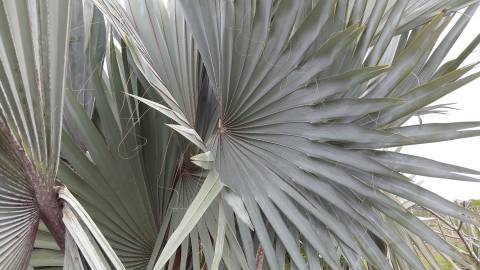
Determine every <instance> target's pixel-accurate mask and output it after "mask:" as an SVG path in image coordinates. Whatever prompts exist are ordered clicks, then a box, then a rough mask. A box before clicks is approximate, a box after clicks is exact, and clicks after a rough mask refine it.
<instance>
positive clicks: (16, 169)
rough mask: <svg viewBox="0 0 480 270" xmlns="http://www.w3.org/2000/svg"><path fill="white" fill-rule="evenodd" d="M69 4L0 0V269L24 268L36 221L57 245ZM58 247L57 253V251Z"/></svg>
mask: <svg viewBox="0 0 480 270" xmlns="http://www.w3.org/2000/svg"><path fill="white" fill-rule="evenodd" d="M68 10H69V1H60V0H59V1H54V0H47V1H13V0H4V1H0V254H1V255H0V268H1V269H25V268H26V267H27V266H28V263H29V258H30V255H31V253H32V248H33V243H34V240H35V236H36V232H37V228H38V226H39V220H40V219H42V221H43V222H44V223H45V224H46V225H47V227H48V229H49V230H51V231H53V232H55V233H53V236H54V237H55V240H56V241H57V242H58V244H59V246H60V247H63V237H64V230H65V229H64V227H63V224H62V223H61V213H60V208H59V206H58V204H57V199H56V193H55V192H54V190H53V185H54V181H55V175H56V171H57V165H58V157H59V152H60V134H61V127H62V125H61V124H62V122H61V119H62V104H63V91H64V90H63V89H64V75H65V73H66V72H65V60H66V53H67V47H68V46H67V44H68V43H67V38H68V30H69V19H68V18H69V16H68V14H69V12H68ZM57 249H58V247H57Z"/></svg>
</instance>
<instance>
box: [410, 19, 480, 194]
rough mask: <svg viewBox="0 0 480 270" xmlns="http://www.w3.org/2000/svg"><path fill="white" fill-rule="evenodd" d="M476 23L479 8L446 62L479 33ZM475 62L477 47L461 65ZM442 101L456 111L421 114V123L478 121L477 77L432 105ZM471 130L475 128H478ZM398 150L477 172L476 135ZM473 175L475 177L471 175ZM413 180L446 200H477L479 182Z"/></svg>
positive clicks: (478, 143)
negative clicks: (445, 113) (446, 113)
mask: <svg viewBox="0 0 480 270" xmlns="http://www.w3.org/2000/svg"><path fill="white" fill-rule="evenodd" d="M461 12H462V11H461ZM462 13H463V12H462ZM462 13H457V14H456V15H455V17H456V18H459V17H460V16H463V14H462ZM479 22H480V11H479V10H477V12H476V13H475V15H474V16H473V17H472V19H471V20H470V22H469V24H468V25H467V27H466V28H465V30H464V32H463V33H462V35H461V36H460V38H459V39H458V41H457V43H456V44H455V46H453V47H452V50H451V51H450V53H449V55H448V56H447V59H446V61H448V60H451V59H453V58H455V57H457V56H458V55H459V54H460V53H461V52H462V50H463V49H464V48H465V47H467V46H468V44H469V43H470V42H471V41H472V40H473V39H474V38H475V36H477V35H478V34H479V28H478V25H479V24H478V23H479ZM446 61H445V62H446ZM478 61H480V48H477V49H476V50H475V51H474V52H473V53H472V55H471V56H470V57H469V58H467V60H466V62H465V63H463V65H467V64H471V63H475V62H478ZM475 71H476V72H478V71H479V68H474V70H473V71H470V72H469V73H472V72H475ZM442 103H456V104H455V105H453V107H455V108H458V109H460V110H450V111H449V114H448V115H440V114H433V115H428V116H425V117H422V119H423V122H424V123H445V122H461V121H480V80H475V81H473V82H471V83H470V84H468V85H466V86H464V87H462V88H461V89H459V90H457V91H455V92H453V93H451V94H449V95H447V96H445V97H443V98H442V99H440V100H439V101H437V102H435V104H442ZM412 121H414V122H412V123H418V120H417V119H412ZM471 130H478V128H473V129H471ZM402 152H403V153H407V154H413V155H418V156H423V157H427V158H431V159H434V160H437V161H441V162H445V163H451V164H454V165H458V166H463V167H467V168H470V169H473V170H477V171H480V137H474V138H468V139H460V140H454V141H448V142H440V143H430V144H424V145H414V146H407V147H404V148H403V149H402ZM470 176H472V175H470ZM473 177H476V178H478V176H474V175H473ZM415 181H420V184H421V185H422V186H423V187H425V188H427V189H429V190H431V191H433V192H435V193H437V194H439V195H441V196H443V197H445V198H447V199H449V200H468V199H480V183H475V182H464V181H454V180H445V179H438V178H430V177H421V176H417V177H415Z"/></svg>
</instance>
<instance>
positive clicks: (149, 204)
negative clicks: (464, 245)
mask: <svg viewBox="0 0 480 270" xmlns="http://www.w3.org/2000/svg"><path fill="white" fill-rule="evenodd" d="M95 3H96V4H97V6H98V7H99V9H100V10H101V11H102V13H104V14H105V16H106V17H107V18H108V20H109V22H110V23H111V24H112V25H113V26H114V27H115V29H116V30H117V31H118V34H120V37H121V38H122V41H121V42H118V41H119V40H118V39H117V38H116V37H115V36H114V35H112V34H109V38H110V41H109V44H108V48H109V50H108V51H107V57H106V61H107V67H108V74H103V73H102V71H101V70H100V69H97V70H99V71H98V72H97V73H96V74H94V76H96V80H97V81H96V87H97V93H98V95H97V97H96V98H97V104H96V107H97V111H98V118H93V119H90V118H89V116H88V114H86V113H84V112H83V109H82V108H81V107H80V106H78V103H77V102H76V101H75V99H74V97H72V96H71V95H70V94H68V95H67V101H66V110H67V112H69V113H70V114H71V115H73V116H75V118H74V119H73V120H72V122H73V123H74V126H76V127H77V129H78V130H79V132H80V134H81V136H80V137H81V140H82V144H84V145H85V149H87V150H88V152H87V151H84V150H83V149H82V147H79V145H78V143H75V140H74V139H73V138H70V137H69V136H68V135H66V136H65V140H64V146H63V150H62V153H63V156H64V157H65V159H66V160H67V161H68V163H65V164H63V165H62V166H61V170H60V174H59V177H60V179H61V180H62V181H63V182H64V183H65V184H67V185H68V186H69V187H70V188H71V189H72V190H73V191H74V192H75V193H76V194H78V196H79V198H80V200H81V202H82V204H84V205H85V206H86V208H87V209H88V210H89V211H90V213H91V214H92V216H93V217H94V219H95V221H96V222H98V224H99V226H100V227H101V229H102V231H103V232H104V233H105V235H106V236H107V238H108V239H109V240H110V242H111V244H112V246H113V247H114V249H115V250H116V251H117V253H118V254H119V257H120V258H121V259H122V260H123V262H124V264H125V266H126V267H127V268H128V269H144V268H145V267H147V268H148V269H150V268H153V267H155V268H157V269H158V268H160V267H161V266H163V263H164V262H165V256H166V255H165V254H166V253H165V250H164V247H168V248H170V249H172V248H173V252H171V253H170V255H171V254H176V256H173V257H172V258H171V260H170V263H169V264H168V267H169V268H171V267H174V266H175V267H180V268H181V269H184V268H188V267H193V269H199V268H200V267H201V263H202V262H203V261H204V262H206V263H207V264H208V268H209V269H212V268H215V267H216V266H217V265H218V263H219V262H220V261H219V255H218V254H219V253H220V254H221V262H222V265H225V266H226V267H227V268H232V269H235V268H243V269H255V267H256V263H257V261H256V260H255V257H256V254H261V253H264V254H265V257H266V260H265V262H266V263H268V265H269V266H270V268H272V269H281V268H282V267H283V265H285V264H286V263H290V264H291V265H295V266H296V267H297V268H299V269H307V268H310V269H319V268H320V265H321V264H322V265H325V264H327V265H329V266H330V267H331V268H333V269H341V267H342V266H341V264H344V263H347V264H349V265H350V266H351V267H352V268H353V269H363V268H364V267H365V264H364V263H363V261H364V260H367V261H368V264H369V265H374V266H376V267H377V268H379V269H392V268H396V269H399V268H400V269H402V267H403V268H405V267H406V266H411V267H413V268H417V269H423V268H424V266H423V265H422V263H421V262H420V260H419V259H418V257H417V255H416V254H415V252H416V249H415V248H416V246H415V245H414V244H411V242H410V241H408V239H410V238H409V235H408V234H412V235H416V236H419V237H421V238H422V240H420V242H421V241H428V242H429V244H430V245H432V246H433V247H434V248H435V249H437V250H439V251H440V252H442V253H444V254H446V255H448V256H449V257H451V258H453V259H454V260H456V261H460V262H461V261H463V258H462V257H460V256H459V255H457V253H455V252H454V251H453V249H451V247H450V246H448V245H447V244H446V243H445V242H443V241H442V240H441V239H439V238H438V237H437V236H436V235H435V234H434V233H433V232H432V231H431V230H430V229H429V228H428V227H426V226H425V225H424V224H423V223H422V222H421V221H419V220H418V219H417V218H415V217H414V216H413V215H411V214H409V213H408V212H407V211H405V210H404V208H402V207H401V206H400V205H399V204H398V203H397V197H399V198H403V199H407V200H410V201H413V202H415V203H418V204H419V205H422V206H424V207H427V208H430V209H434V210H436V211H439V212H443V213H446V214H448V215H451V216H454V217H456V218H459V219H461V220H464V221H465V222H470V223H478V217H476V216H474V215H473V214H471V213H470V212H468V211H466V210H464V209H462V208H459V207H457V206H456V205H454V204H452V203H449V202H447V201H445V200H444V199H442V198H440V197H438V196H436V195H434V194H433V193H431V192H429V191H426V190H424V189H422V188H421V187H419V186H417V185H415V184H413V183H411V182H410V181H409V179H406V178H405V177H404V176H403V175H402V174H401V173H412V174H420V175H427V176H434V177H443V178H450V179H458V180H467V181H470V180H475V179H474V178H470V177H467V176H464V175H463V174H464V173H469V174H478V172H476V171H471V170H468V169H465V168H461V167H456V166H451V165H446V164H441V163H438V162H435V161H432V160H428V159H424V158H420V157H412V156H407V155H404V154H400V153H395V152H392V151H388V150H385V148H387V147H393V146H402V145H409V144H419V143H428V142H437V141H444V140H451V139H457V138H463V137H469V136H475V135H478V134H479V131H478V130H475V129H474V128H476V127H478V125H479V124H478V123H472V122H470V123H452V124H424V125H418V126H406V127H405V126H402V124H403V123H404V122H405V121H406V120H407V119H408V118H409V117H411V116H412V115H414V114H416V113H417V112H418V111H419V110H421V109H423V108H424V107H425V106H426V105H428V104H430V103H431V102H433V101H435V100H437V99H438V98H440V97H442V96H443V95H446V94H447V93H449V92H451V91H453V90H455V89H458V88H459V87H460V86H462V85H464V84H466V83H468V82H470V81H472V80H473V79H475V78H476V77H478V73H473V74H472V75H469V76H465V74H467V73H468V72H469V71H470V70H471V69H472V68H473V66H467V67H463V68H459V66H460V64H461V63H462V62H463V60H464V59H465V57H466V56H467V55H468V54H469V53H470V52H471V51H472V50H473V48H474V47H475V46H474V45H472V46H469V47H468V48H467V49H466V50H465V52H464V53H463V54H462V55H460V56H459V57H458V58H457V59H455V60H454V61H452V62H449V63H447V64H445V65H442V66H440V64H441V62H442V60H443V59H444V58H445V55H446V53H447V52H448V48H449V47H451V45H452V44H453V43H454V42H455V40H456V38H457V37H458V35H459V33H460V32H461V30H462V29H463V27H465V24H466V22H468V17H467V16H465V17H462V19H461V20H459V21H458V22H457V23H456V24H455V26H454V28H452V30H450V31H449V33H448V35H447V38H445V39H443V41H442V43H441V44H440V46H438V47H436V48H434V44H435V41H436V40H438V38H439V36H440V34H441V33H442V31H443V30H444V29H445V28H446V26H447V25H448V23H449V22H450V20H451V15H450V14H449V13H446V12H445V11H444V9H445V8H447V9H449V8H460V7H464V6H466V5H468V4H471V3H472V1H454V2H451V1H423V2H422V3H419V2H409V1H355V3H354V4H353V5H352V4H347V2H344V1H320V2H318V3H317V1H313V2H312V1H289V0H282V1H195V2H191V1H166V3H167V4H166V5H164V4H163V3H160V2H159V1H143V2H142V3H141V4H139V3H137V2H136V1H126V5H125V10H126V12H125V10H124V9H123V8H122V7H120V6H119V5H118V4H116V3H115V2H113V1H106V0H98V1H95ZM178 5H180V6H178ZM475 9H476V5H475V6H472V7H469V9H468V10H467V12H473V11H474V10H475ZM120 18H122V19H120ZM126 18H128V19H126ZM194 41H195V42H194ZM116 42H118V43H120V44H119V45H120V46H118V44H117V45H115V43H116ZM122 42H124V44H125V45H127V47H128V48H130V51H129V52H128V53H130V54H127V51H126V50H125V48H124V47H123V45H122ZM477 42H478V41H477ZM197 51H198V52H197ZM129 60H132V61H133V62H134V63H135V64H136V66H135V67H132V66H130V65H128V61H129ZM92 62H93V63H97V64H98V63H102V60H97V62H95V61H92ZM202 64H203V65H204V68H205V71H204V70H203V69H202ZM132 69H133V70H132ZM136 69H138V70H136ZM136 71H139V72H140V73H141V75H139V73H137V72H136ZM204 72H205V73H206V74H207V75H208V81H207V77H206V76H205V74H204ZM143 79H145V80H146V82H148V84H146V82H145V81H143ZM146 85H149V86H153V88H154V90H155V91H148V96H147V97H148V98H149V99H151V100H152V101H150V100H147V99H142V98H137V99H139V100H141V101H142V102H143V103H146V104H147V105H149V106H151V107H153V108H155V109H157V110H159V111H161V112H162V113H163V114H165V115H166V116H167V117H168V118H170V119H172V120H174V121H175V122H176V124H175V125H173V126H172V127H173V128H174V129H175V130H176V131H178V132H179V133H180V134H181V135H183V136H185V137H187V138H188V139H189V140H190V141H192V142H193V143H194V144H195V145H197V146H198V147H199V148H200V149H202V150H209V151H210V152H209V155H206V154H205V155H200V156H197V158H196V160H195V162H197V163H198V164H202V165H205V164H208V166H205V167H208V168H214V169H215V171H217V172H218V174H219V178H220V179H221V181H222V182H223V183H224V185H226V186H227V188H226V189H225V190H224V191H223V193H222V197H221V198H219V200H213V204H214V205H215V206H213V207H210V208H211V209H209V210H207V212H206V214H205V215H204V216H203V218H201V219H200V221H199V222H198V224H197V226H195V227H192V228H190V229H189V230H187V231H185V233H183V234H181V235H182V237H179V238H178V235H179V234H177V233H173V231H174V229H175V228H176V227H177V226H179V225H180V227H181V228H184V227H182V226H181V225H182V224H183V223H182V222H181V221H180V220H181V217H182V216H183V214H184V213H185V212H184V211H183V210H182V209H184V208H187V207H189V206H190V204H191V202H192V198H193V196H194V194H196V193H197V192H198V190H199V186H200V185H199V183H200V182H201V181H203V180H202V179H204V178H205V175H206V173H204V172H203V171H202V170H201V169H199V168H196V167H194V166H193V165H192V164H191V163H190V162H189V158H190V157H191V156H192V155H194V154H197V153H199V152H198V150H195V149H194V148H193V146H192V145H189V144H188V143H187V142H186V141H185V140H184V139H182V138H181V137H179V136H176V135H174V133H172V131H171V130H169V129H167V128H166V127H164V126H162V125H161V122H164V121H165V120H166V118H164V117H159V116H158V115H155V114H153V113H152V112H148V109H147V107H145V106H144V105H142V104H138V102H137V101H135V100H133V99H127V100H125V97H124V96H123V94H121V93H120V92H119V91H120V90H119V89H122V90H123V91H125V92H128V93H130V94H132V95H136V96H142V95H146V94H147V93H145V92H146V91H145V90H144V87H145V86H146ZM159 98H161V100H162V101H163V102H164V103H165V105H166V106H164V105H161V104H160V103H159V101H160V99H159ZM144 113H145V115H144ZM140 115H142V116H143V118H141V120H139V125H137V126H134V125H133V124H134V123H132V121H131V120H132V119H136V118H139V117H140ZM145 138H146V141H147V143H148V144H147V145H148V147H144V148H142V150H141V151H140V152H137V150H138V149H139V148H141V147H142V146H143V145H144V144H145ZM172 142H175V143H172ZM112 149H113V150H112ZM158 164H161V165H160V166H159V165H158ZM145 168H149V169H145ZM150 168H155V169H154V170H151V169H150ZM85 183H87V185H85ZM172 190H173V191H172ZM146 194H147V195H148V196H145V195H146ZM419 194H421V196H419ZM219 202H222V203H219ZM223 202H224V203H223ZM100 206H101V207H100ZM217 206H218V209H220V211H218V212H217ZM195 207H198V206H195ZM178 208H180V210H178ZM187 213H189V212H188V211H187ZM189 217H192V216H191V215H189ZM195 221H197V220H196V219H195ZM224 222H225V224H223V223H224ZM250 228H253V229H254V233H252V231H251V230H250ZM157 232H159V233H158V234H157ZM406 232H408V234H407V233H406ZM187 235H188V237H187ZM169 236H172V237H173V238H175V237H177V238H175V239H176V240H177V244H176V245H173V246H170V245H168V244H167V245H165V241H166V239H168V238H169ZM212 239H213V240H215V241H212ZM379 239H380V240H382V241H383V242H384V243H385V244H386V245H387V246H388V250H389V254H388V256H389V258H390V261H387V258H386V255H385V254H384V253H383V250H382V249H381V245H378V240H379ZM214 242H215V243H214ZM417 246H418V244H417ZM177 247H180V248H179V250H178V251H175V249H176V248H177ZM165 249H167V248H165ZM162 250H163V251H164V253H162ZM220 250H221V251H223V252H221V251H220ZM301 251H304V252H301ZM160 253H162V254H161V255H160ZM304 256H306V257H307V260H305V258H304ZM157 258H160V261H159V262H158V263H157V264H156V265H155V262H156V261H157ZM319 258H321V260H320V259H319ZM167 259H168V258H167Z"/></svg>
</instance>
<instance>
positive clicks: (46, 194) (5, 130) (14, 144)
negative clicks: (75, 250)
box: [0, 117, 65, 250]
mask: <svg viewBox="0 0 480 270" xmlns="http://www.w3.org/2000/svg"><path fill="white" fill-rule="evenodd" d="M0 132H1V133H2V135H3V136H4V138H5V139H6V141H7V143H8V145H9V146H10V147H11V149H12V150H13V153H15V154H16V156H17V157H18V159H19V161H20V163H21V166H22V169H23V171H24V172H25V174H26V175H27V177H28V178H29V179H30V181H31V183H32V187H33V191H34V193H35V200H36V202H37V207H38V210H39V213H40V219H41V220H42V221H43V222H44V223H45V225H46V226H47V228H48V230H49V231H50V233H51V234H52V236H53V237H54V238H55V241H56V242H57V244H58V246H59V247H60V248H61V249H62V250H64V248H65V225H64V224H63V222H62V211H61V206H60V204H59V201H58V200H57V194H56V193H55V191H54V190H53V187H50V186H47V185H45V181H42V180H43V179H42V176H41V175H40V174H39V172H38V171H37V170H36V167H35V165H34V164H33V163H32V161H31V160H30V158H29V157H28V155H27V153H26V152H25V149H24V148H23V146H22V145H21V144H20V143H19V142H18V141H17V140H16V139H15V137H14V136H13V134H12V132H11V130H10V128H9V127H8V126H7V124H6V123H5V122H4V120H3V118H2V117H0Z"/></svg>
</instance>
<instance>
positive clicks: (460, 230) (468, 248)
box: [423, 207, 480, 266]
mask: <svg viewBox="0 0 480 270" xmlns="http://www.w3.org/2000/svg"><path fill="white" fill-rule="evenodd" d="M423 209H425V210H427V211H428V212H430V213H431V214H432V215H434V216H435V217H436V218H437V219H438V220H440V221H441V222H442V223H444V224H445V225H446V226H448V227H450V228H451V229H452V230H453V231H455V232H456V233H457V235H458V237H459V238H460V240H461V241H462V243H463V245H464V246H465V248H466V249H467V252H468V254H469V255H470V257H471V258H472V259H473V260H474V261H475V263H476V264H477V265H479V266H480V259H479V258H478V257H477V256H476V255H475V253H474V252H473V250H472V249H471V248H470V246H469V245H468V243H467V241H466V239H465V237H463V234H462V226H463V221H460V224H459V225H458V227H455V226H453V221H452V219H451V218H450V217H449V220H450V222H449V221H447V220H445V219H444V218H442V217H441V216H440V215H438V214H437V213H435V212H433V211H432V210H430V209H428V208H425V207H423ZM439 227H440V229H441V226H440V225H439Z"/></svg>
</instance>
